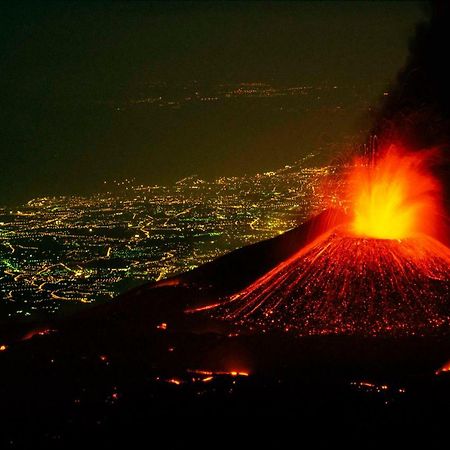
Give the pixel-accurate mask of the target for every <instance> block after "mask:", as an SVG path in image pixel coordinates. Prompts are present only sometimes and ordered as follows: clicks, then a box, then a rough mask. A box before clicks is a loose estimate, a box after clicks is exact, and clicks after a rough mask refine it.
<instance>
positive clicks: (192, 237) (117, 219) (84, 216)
mask: <svg viewBox="0 0 450 450" xmlns="http://www.w3.org/2000/svg"><path fill="white" fill-rule="evenodd" d="M315 158H316V157H315V155H312V154H310V155H308V156H307V157H305V158H303V159H302V160H300V161H299V162H297V163H295V164H293V165H289V166H285V167H283V168H281V169H279V170H276V171H273V172H266V173H261V174H256V175H253V176H248V177H230V178H219V179H216V180H213V181H205V180H202V179H200V178H198V177H197V176H191V177H188V178H184V179H182V180H179V181H177V182H176V183H175V184H174V185H173V186H143V185H136V184H135V183H134V182H133V180H126V181H121V182H117V181H116V182H114V183H110V184H108V183H106V182H105V188H106V191H107V192H104V193H101V194H100V193H99V194H96V195H92V196H88V197H80V196H70V197H44V198H35V199H33V200H30V201H29V202H28V203H26V204H24V205H22V206H20V207H18V208H17V209H10V208H8V209H6V208H3V209H2V210H1V213H0V214H1V216H0V217H1V218H0V243H1V246H0V252H1V253H0V255H1V266H0V270H1V272H0V273H1V277H2V278H1V279H2V283H1V292H2V297H3V301H2V309H3V310H6V312H7V316H8V317H10V318H15V319H18V318H26V317H33V318H34V317H41V316H42V315H44V316H45V315H46V314H53V313H56V312H58V311H60V310H64V308H66V309H68V308H73V307H75V306H76V305H80V304H82V303H91V302H94V301H102V300H103V301H104V300H109V299H111V298H113V297H115V296H116V295H117V294H119V293H121V292H123V291H126V290H128V289H130V288H131V287H133V286H136V285H139V284H142V283H144V282H146V281H159V280H161V279H164V278H167V277H170V276H172V275H175V274H178V273H182V272H185V271H188V270H191V269H193V268H195V267H197V266H199V265H201V264H204V263H205V262H208V261H211V260H213V259H215V258H217V257H218V256H220V255H223V254H224V253H227V252H229V251H231V250H233V249H236V248H238V247H242V246H244V245H247V244H250V243H252V242H257V241H261V240H263V239H267V238H270V237H273V236H275V235H277V234H280V233H282V232H284V231H286V230H288V229H290V228H293V227H295V226H296V225H297V224H298V223H299V222H302V221H304V220H305V219H306V218H307V217H308V216H309V215H310V214H311V213H312V212H314V211H319V210H320V209H322V206H323V202H324V201H325V198H324V197H323V196H321V195H320V194H319V192H320V189H318V188H319V187H320V183H321V182H322V181H323V179H324V177H325V175H328V174H330V173H333V172H334V171H336V168H334V167H332V166H325V167H317V166H315V164H314V162H315ZM316 191H317V192H316ZM314 192H316V194H318V195H312V194H313V193H314ZM328 200H330V199H327V201H328ZM68 302H70V303H68Z"/></svg>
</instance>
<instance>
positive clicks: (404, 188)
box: [348, 146, 441, 239]
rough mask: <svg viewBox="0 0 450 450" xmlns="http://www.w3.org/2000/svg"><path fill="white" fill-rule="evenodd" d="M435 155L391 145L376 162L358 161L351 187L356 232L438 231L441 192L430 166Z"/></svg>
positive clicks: (401, 234) (396, 235) (386, 235)
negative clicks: (412, 151) (406, 150)
mask: <svg viewBox="0 0 450 450" xmlns="http://www.w3.org/2000/svg"><path fill="white" fill-rule="evenodd" d="M432 155H433V152H430V151H425V152H418V153H412V154H411V153H410V154H407V153H402V152H401V151H400V150H399V149H398V147H395V146H391V147H390V148H389V149H387V151H385V152H384V154H383V155H382V156H381V157H380V158H379V159H378V160H377V161H376V163H375V164H367V163H366V162H365V161H364V160H362V159H361V160H357V161H356V162H355V166H354V168H353V170H352V171H351V174H350V177H349V185H348V187H349V197H350V203H351V208H352V212H353V214H354V221H353V227H352V229H353V232H354V233H355V234H356V235H358V236H366V237H372V238H378V239H404V238H408V237H411V236H413V235H414V234H415V233H418V232H421V233H426V234H434V233H435V231H436V230H435V228H436V227H435V225H436V221H437V220H438V218H439V217H440V194H441V192H440V185H439V183H438V182H437V181H436V180H435V179H434V178H433V176H432V175H431V174H430V173H429V172H428V168H427V164H428V160H429V159H430V157H431V156H432Z"/></svg>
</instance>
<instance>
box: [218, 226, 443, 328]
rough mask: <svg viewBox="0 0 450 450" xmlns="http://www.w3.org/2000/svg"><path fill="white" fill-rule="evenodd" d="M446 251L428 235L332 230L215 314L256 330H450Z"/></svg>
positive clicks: (226, 303) (232, 299) (234, 297)
mask: <svg viewBox="0 0 450 450" xmlns="http://www.w3.org/2000/svg"><path fill="white" fill-rule="evenodd" d="M449 280H450V250H449V249H448V248H447V247H445V246H444V245H442V244H441V243H439V242H438V241H436V240H434V239H433V238H430V237H427V236H420V237H419V236H417V237H415V238H410V239H407V240H405V241H402V242H399V241H396V240H382V239H367V238H357V237H354V236H349V235H348V234H347V233H346V232H341V231H339V230H336V231H333V232H332V233H330V234H327V235H326V236H322V237H321V238H319V239H318V240H316V241H315V242H314V243H313V244H311V245H310V246H308V247H307V248H305V249H303V250H302V251H300V252H299V253H297V255H295V256H294V257H292V258H291V259H289V260H288V261H286V262H284V263H282V264H280V265H279V266H277V267H276V268H275V269H273V270H272V271H271V272H269V273H268V274H267V275H265V276H264V277H262V278H260V279H259V280H257V281H256V282H255V283H253V284H252V285H250V286H249V287H248V288H246V289H244V290H243V291H241V292H240V293H238V294H237V295H235V296H233V297H232V298H231V299H230V300H229V301H226V302H225V303H223V304H222V305H221V306H220V307H218V308H215V309H214V310H212V311H211V313H212V314H213V316H215V317H221V318H224V319H228V320H232V321H233V322H235V323H236V324H237V325H240V326H246V327H250V328H257V329H260V330H269V329H274V328H275V329H281V330H285V331H290V330H292V331H296V332H298V333H299V334H302V335H310V334H338V333H343V334H362V335H388V334H394V335H407V334H423V333H430V332H431V333H432V332H434V331H436V330H437V329H441V328H443V327H448V326H449V324H450V304H449V302H448V295H449V292H450V281H449Z"/></svg>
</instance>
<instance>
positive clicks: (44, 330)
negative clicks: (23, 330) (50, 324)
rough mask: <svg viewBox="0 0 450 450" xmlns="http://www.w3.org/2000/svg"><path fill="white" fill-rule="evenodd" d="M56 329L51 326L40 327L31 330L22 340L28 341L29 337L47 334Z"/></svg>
mask: <svg viewBox="0 0 450 450" xmlns="http://www.w3.org/2000/svg"><path fill="white" fill-rule="evenodd" d="M54 331H56V330H52V329H51V328H38V329H36V330H31V331H29V332H28V333H27V334H26V335H25V336H24V337H23V338H22V341H27V340H28V339H32V338H33V337H35V336H45V335H47V334H50V333H53V332H54Z"/></svg>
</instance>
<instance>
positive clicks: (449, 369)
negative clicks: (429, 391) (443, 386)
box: [436, 361, 450, 375]
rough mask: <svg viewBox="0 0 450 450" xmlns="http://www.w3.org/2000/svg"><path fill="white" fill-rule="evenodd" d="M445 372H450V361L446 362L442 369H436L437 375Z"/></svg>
mask: <svg viewBox="0 0 450 450" xmlns="http://www.w3.org/2000/svg"><path fill="white" fill-rule="evenodd" d="M444 372H450V361H448V362H447V363H445V364H444V365H443V366H442V367H441V368H440V369H438V370H436V375H440V374H441V373H444Z"/></svg>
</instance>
